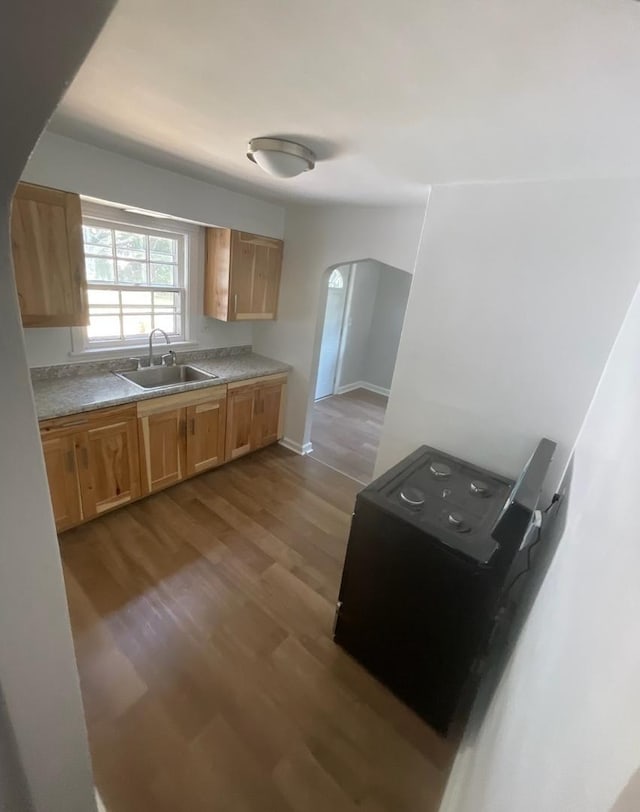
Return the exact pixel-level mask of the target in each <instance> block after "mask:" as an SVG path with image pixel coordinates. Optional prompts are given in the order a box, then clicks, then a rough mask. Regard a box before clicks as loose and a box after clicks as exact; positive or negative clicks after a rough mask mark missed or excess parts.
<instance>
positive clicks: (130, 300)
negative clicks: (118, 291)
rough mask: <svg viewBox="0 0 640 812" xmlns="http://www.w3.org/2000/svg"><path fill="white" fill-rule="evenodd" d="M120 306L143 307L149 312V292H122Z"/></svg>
mask: <svg viewBox="0 0 640 812" xmlns="http://www.w3.org/2000/svg"><path fill="white" fill-rule="evenodd" d="M122 305H123V307H127V306H134V307H144V308H145V310H148V311H150V310H151V291H150V290H123V291H122Z"/></svg>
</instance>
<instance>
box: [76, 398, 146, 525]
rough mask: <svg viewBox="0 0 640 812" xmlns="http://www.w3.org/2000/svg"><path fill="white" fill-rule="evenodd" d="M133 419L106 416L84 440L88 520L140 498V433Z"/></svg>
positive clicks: (81, 452)
mask: <svg viewBox="0 0 640 812" xmlns="http://www.w3.org/2000/svg"><path fill="white" fill-rule="evenodd" d="M136 421H137V418H136V416H135V412H134V413H133V414H131V415H130V416H119V415H108V414H105V415H102V416H101V417H100V419H99V421H91V422H92V425H91V426H90V428H89V429H88V430H87V431H86V432H84V433H83V434H82V435H81V437H80V442H79V448H78V454H79V458H80V463H81V469H80V485H81V491H82V508H83V513H84V518H85V519H88V518H90V517H92V516H97V515H98V514H100V513H104V511H106V510H111V509H112V508H115V507H120V506H121V505H126V504H127V503H128V502H132V501H134V500H135V499H138V497H139V496H140V464H139V459H138V430H137V422H136Z"/></svg>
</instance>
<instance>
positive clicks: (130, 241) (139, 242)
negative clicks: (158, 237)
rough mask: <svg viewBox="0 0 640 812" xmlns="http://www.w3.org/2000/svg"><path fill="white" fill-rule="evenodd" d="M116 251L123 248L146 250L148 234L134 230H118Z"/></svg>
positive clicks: (116, 233)
mask: <svg viewBox="0 0 640 812" xmlns="http://www.w3.org/2000/svg"><path fill="white" fill-rule="evenodd" d="M115 235H116V251H119V250H120V249H121V248H127V249H129V250H137V251H146V248H147V235H146V234H136V233H135V232H133V231H116V232H115Z"/></svg>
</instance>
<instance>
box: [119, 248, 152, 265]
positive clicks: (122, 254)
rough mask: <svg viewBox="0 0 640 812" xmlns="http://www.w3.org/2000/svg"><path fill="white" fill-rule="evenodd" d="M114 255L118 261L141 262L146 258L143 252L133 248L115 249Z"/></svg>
mask: <svg viewBox="0 0 640 812" xmlns="http://www.w3.org/2000/svg"><path fill="white" fill-rule="evenodd" d="M116 254H117V255H118V259H140V260H142V261H143V262H144V261H145V259H146V258H147V255H146V253H145V252H144V251H138V250H137V249H133V248H120V247H117V248H116Z"/></svg>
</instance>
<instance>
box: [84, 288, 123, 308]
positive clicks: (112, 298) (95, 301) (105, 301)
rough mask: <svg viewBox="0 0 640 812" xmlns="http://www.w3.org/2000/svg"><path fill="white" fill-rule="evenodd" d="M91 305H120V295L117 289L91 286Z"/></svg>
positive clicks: (89, 293)
mask: <svg viewBox="0 0 640 812" xmlns="http://www.w3.org/2000/svg"><path fill="white" fill-rule="evenodd" d="M87 294H88V296H89V305H114V306H116V307H117V306H119V304H120V297H119V296H118V291H117V290H104V289H102V290H100V288H89V290H88V291H87Z"/></svg>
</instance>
